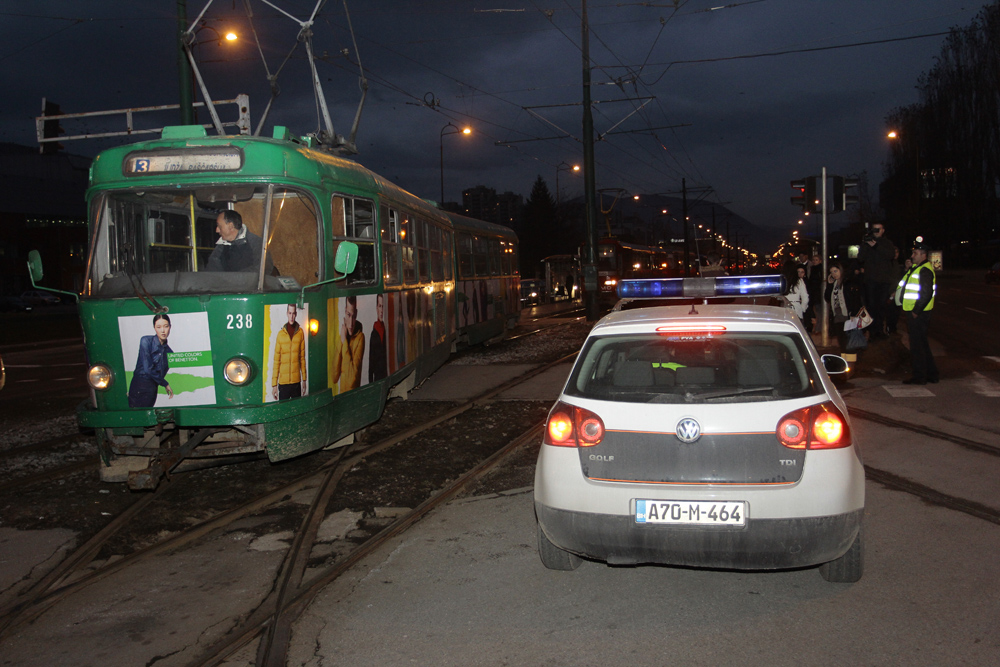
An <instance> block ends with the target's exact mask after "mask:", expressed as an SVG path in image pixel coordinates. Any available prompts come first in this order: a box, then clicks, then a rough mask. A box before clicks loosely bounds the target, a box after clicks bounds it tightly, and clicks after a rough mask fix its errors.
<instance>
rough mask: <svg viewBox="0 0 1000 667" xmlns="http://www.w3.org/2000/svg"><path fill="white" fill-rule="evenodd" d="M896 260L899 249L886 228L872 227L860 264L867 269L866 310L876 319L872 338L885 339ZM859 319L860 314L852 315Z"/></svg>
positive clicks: (870, 327) (871, 328)
mask: <svg viewBox="0 0 1000 667" xmlns="http://www.w3.org/2000/svg"><path fill="white" fill-rule="evenodd" d="M895 257H896V246H895V245H893V243H892V241H890V240H889V239H887V238H886V236H885V225H883V224H882V223H881V222H876V223H874V224H872V226H871V232H870V233H869V234H866V235H865V238H864V240H863V242H862V243H861V246H860V249H859V250H858V261H859V262H860V263H861V266H862V268H863V269H864V272H865V273H864V282H865V307H867V308H868V314H869V315H871V316H872V323H871V325H870V326H869V328H868V331H869V332H871V338H872V339H873V340H874V339H878V338H884V337H885V335H886V334H885V313H886V307H887V302H888V301H889V297H890V296H892V293H893V290H895V289H896V286H895V285H894V284H893V282H892V279H893V273H894V272H893V267H892V264H893V262H894V261H895ZM851 315H852V316H853V315H856V313H851Z"/></svg>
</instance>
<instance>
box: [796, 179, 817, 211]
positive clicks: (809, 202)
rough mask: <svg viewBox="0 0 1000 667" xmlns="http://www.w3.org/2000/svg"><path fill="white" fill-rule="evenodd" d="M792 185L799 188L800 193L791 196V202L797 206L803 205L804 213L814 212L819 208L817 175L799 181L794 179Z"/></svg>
mask: <svg viewBox="0 0 1000 667" xmlns="http://www.w3.org/2000/svg"><path fill="white" fill-rule="evenodd" d="M792 187H793V188H795V189H796V190H798V194H797V195H796V196H794V197H792V198H791V202H792V203H793V204H795V205H796V206H801V207H802V211H803V213H806V214H808V213H812V212H814V211H816V210H818V206H817V204H816V177H815V176H807V177H805V178H800V179H799V180H797V181H792Z"/></svg>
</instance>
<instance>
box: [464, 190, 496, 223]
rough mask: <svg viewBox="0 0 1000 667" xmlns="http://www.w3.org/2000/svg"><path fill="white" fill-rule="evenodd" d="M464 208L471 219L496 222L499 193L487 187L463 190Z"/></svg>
mask: <svg viewBox="0 0 1000 667" xmlns="http://www.w3.org/2000/svg"><path fill="white" fill-rule="evenodd" d="M462 207H463V212H464V213H465V215H467V216H469V217H470V218H476V219H478V220H486V221H488V222H494V221H496V217H497V191H496V190H494V189H493V188H488V187H486V186H485V185H477V186H476V187H474V188H469V189H467V190H463V191H462Z"/></svg>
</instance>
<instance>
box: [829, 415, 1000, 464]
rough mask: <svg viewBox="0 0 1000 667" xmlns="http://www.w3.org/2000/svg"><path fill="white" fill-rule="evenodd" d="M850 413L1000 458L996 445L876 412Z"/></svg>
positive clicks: (999, 448) (860, 417) (998, 448)
mask: <svg viewBox="0 0 1000 667" xmlns="http://www.w3.org/2000/svg"><path fill="white" fill-rule="evenodd" d="M848 412H849V413H850V415H851V416H852V417H858V418H859V419H864V420H865V421H870V422H875V423H876V424H882V425H884V426H890V427H892V428H899V429H903V430H906V431H911V432H913V433H919V434H920V435H926V436H928V437H930V438H934V439H935V440H945V441H947V442H950V443H952V444H955V445H959V446H960V447H964V448H966V449H970V450H972V451H975V452H982V453H983V454H989V455H990V456H1000V447H998V446H996V445H990V444H987V443H985V442H978V441H976V440H969V439H968V438H963V437H961V436H957V435H953V434H951V433H945V432H944V431H938V430H937V429H933V428H929V427H927V426H921V425H919V424H911V423H910V422H905V421H900V420H898V419H893V418H892V417H886V416H884V415H880V414H878V413H876V412H869V411H868V410H861V409H859V408H852V407H850V406H848Z"/></svg>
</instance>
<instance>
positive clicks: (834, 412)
mask: <svg viewBox="0 0 1000 667" xmlns="http://www.w3.org/2000/svg"><path fill="white" fill-rule="evenodd" d="M775 433H776V435H777V436H778V442H780V443H781V444H782V445H784V446H785V447H788V448H790V449H837V448H840V447H849V446H850V445H851V432H850V429H849V428H848V427H847V420H846V419H844V415H843V414H842V413H841V412H840V409H839V408H837V406H836V405H835V404H834V403H833V402H831V401H827V402H826V403H820V404H819V405H811V406H809V407H808V408H802V409H800V410H796V411H795V412H789V413H788V414H787V415H785V416H784V417H782V418H781V420H780V421H779V422H778V428H777V430H776V432H775Z"/></svg>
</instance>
